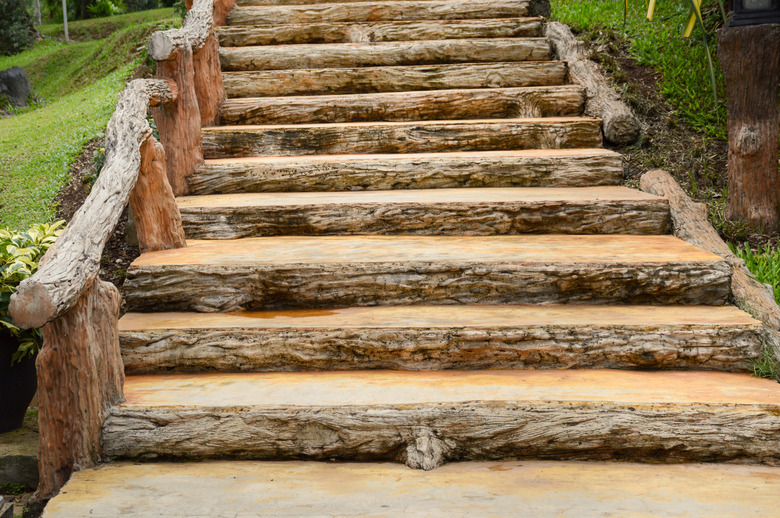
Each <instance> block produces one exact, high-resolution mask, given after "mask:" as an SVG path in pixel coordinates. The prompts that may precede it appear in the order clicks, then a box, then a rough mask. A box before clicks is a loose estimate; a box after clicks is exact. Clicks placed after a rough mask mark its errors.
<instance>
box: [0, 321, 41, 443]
mask: <svg viewBox="0 0 780 518" xmlns="http://www.w3.org/2000/svg"><path fill="white" fill-rule="evenodd" d="M18 346H19V344H18V342H17V341H16V339H15V338H14V337H12V336H11V334H10V333H8V332H6V331H5V330H3V331H0V433H4V432H10V431H11V430H16V429H17V428H20V427H21V426H22V424H23V422H24V414H25V413H26V412H27V407H28V406H30V401H32V398H33V396H35V391H36V390H37V388H38V379H37V377H36V375H35V357H28V358H25V359H24V360H22V361H21V362H17V363H14V364H13V365H11V356H12V355H13V354H14V352H16V348H17V347H18Z"/></svg>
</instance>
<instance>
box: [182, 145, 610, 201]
mask: <svg viewBox="0 0 780 518" xmlns="http://www.w3.org/2000/svg"><path fill="white" fill-rule="evenodd" d="M622 181H623V164H622V162H621V160H620V155H618V154H617V153H615V152H613V151H607V150H606V149H600V148H594V149H587V148H585V149H582V148H581V149H556V150H542V151H539V150H513V151H486V152H471V153H469V152H460V153H458V152H454V153H422V154H411V155H405V154H395V155H312V156H305V157H255V158H244V159H235V160H230V159H226V160H207V161H206V163H205V164H204V165H202V166H201V167H199V168H198V169H197V170H196V171H195V172H194V173H193V174H192V175H191V176H190V177H189V178H188V182H189V188H190V194H224V193H238V192H280V191H283V192H299V191H356V190H389V189H432V188H447V187H450V188H451V187H587V186H598V185H617V184H620V183H622Z"/></svg>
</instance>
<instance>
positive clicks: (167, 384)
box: [122, 369, 780, 412]
mask: <svg viewBox="0 0 780 518" xmlns="http://www.w3.org/2000/svg"><path fill="white" fill-rule="evenodd" d="M125 398H126V400H125V403H124V404H123V405H122V406H123V407H155V406H159V407H207V408H236V407H245V406H263V407H276V408H278V407H284V408H289V407H306V406H319V407H322V406H339V405H352V406H355V405H415V404H424V403H462V402H468V401H518V402H520V401H527V402H547V401H555V402H561V401H572V402H599V401H608V402H613V403H637V404H650V403H672V404H682V405H686V404H721V405H723V404H727V405H770V406H773V407H776V408H778V412H780V384H778V383H777V382H775V381H772V380H767V379H760V378H754V377H752V376H749V375H747V374H730V373H720V372H695V371H691V372H663V371H658V372H648V371H620V370H595V369H594V370H547V371H517V370H516V371H501V370H493V371H453V370H447V371H421V372H412V371H389V370H372V371H323V372H294V373H280V372H251V373H250V372H247V373H213V374H167V375H145V376H128V377H127V379H126V381H125Z"/></svg>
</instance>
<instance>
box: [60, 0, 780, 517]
mask: <svg viewBox="0 0 780 518" xmlns="http://www.w3.org/2000/svg"><path fill="white" fill-rule="evenodd" d="M529 9H531V10H532V9H533V4H530V3H529V2H525V1H518V0H511V1H506V0H490V1H485V0H468V1H463V0H458V1H455V0H382V1H377V0H371V1H353V2H346V3H331V2H320V1H318V0H312V1H309V2H306V3H302V4H287V3H286V2H284V1H278V2H273V1H272V2H270V3H268V2H263V1H262V0H240V1H239V5H238V6H237V7H235V8H234V9H233V11H232V12H231V13H230V16H229V19H228V26H227V27H223V28H220V29H219V38H220V42H221V49H220V57H221V60H222V67H223V70H224V81H225V87H226V90H227V94H228V99H227V100H226V101H225V102H224V105H223V107H222V111H221V124H220V125H218V126H214V127H207V128H204V129H203V148H204V154H205V156H206V163H205V165H204V166H203V167H201V168H200V169H199V170H198V171H196V172H195V173H194V174H193V175H192V176H191V177H190V178H189V186H190V196H186V197H181V198H179V199H178V203H179V207H180V211H181V215H182V219H183V223H184V228H185V231H186V233H187V235H188V238H189V239H190V241H189V242H188V245H189V246H188V247H187V248H183V249H175V250H167V251H161V252H153V253H147V254H144V255H142V256H141V257H140V258H138V259H137V260H136V261H135V262H134V263H133V265H132V266H131V268H130V269H129V270H128V273H127V281H126V284H125V293H124V295H125V302H126V308H127V310H128V313H127V314H126V315H125V316H124V317H123V318H122V320H121V321H120V332H121V336H120V339H121V343H122V349H123V351H122V352H123V357H124V361H125V366H126V372H127V373H128V377H127V380H126V384H125V396H126V401H125V403H124V404H122V405H121V406H119V407H117V408H115V409H114V410H113V411H112V414H111V416H110V417H109V419H108V421H107V422H106V424H105V428H104V451H105V454H106V456H107V457H108V458H109V459H113V460H123V459H125V460H145V461H155V464H141V465H132V464H123V463H121V462H120V463H117V464H110V465H108V466H106V467H104V468H100V469H98V470H97V471H86V472H81V473H77V474H75V475H74V477H73V479H72V481H71V482H70V483H69V485H68V486H66V487H65V490H64V491H63V494H62V495H61V496H59V497H57V498H56V499H55V500H53V501H52V503H51V504H50V505H49V508H48V510H47V516H82V515H84V516H86V515H87V514H89V512H94V513H96V514H97V515H101V514H100V513H101V512H102V513H103V514H102V515H105V516H108V515H112V516H113V515H116V514H118V513H116V509H118V507H116V506H117V505H120V503H121V502H125V503H126V504H127V505H128V506H132V508H133V509H136V512H138V515H139V516H149V515H151V514H152V511H154V514H155V515H157V513H160V514H161V515H164V516H195V515H198V516H218V515H220V516H221V515H225V516H227V515H230V516H234V515H241V516H243V515H244V514H242V513H250V512H251V513H256V514H257V515H263V516H265V515H274V516H314V515H317V516H320V515H327V516H331V515H332V516H336V515H338V516H347V515H350V516H351V515H366V514H370V515H372V516H380V515H393V516H400V515H406V514H409V515H415V513H418V515H426V516H427V515H433V516H436V515H470V516H471V515H477V516H481V515H491V513H492V514H493V515H498V516H510V515H518V514H515V513H520V514H522V512H521V511H523V510H525V511H523V512H528V513H531V514H532V515H533V513H534V512H536V513H550V514H556V513H561V512H562V511H561V509H564V508H565V507H560V506H565V505H570V506H573V507H572V508H575V509H579V510H580V511H583V512H585V515H588V514H587V513H588V512H592V513H594V515H599V516H600V515H602V514H605V513H608V512H614V513H617V514H618V515H620V514H621V513H625V512H633V511H635V509H634V508H631V507H630V505H629V507H625V505H628V504H626V502H627V501H628V500H630V498H639V499H644V500H642V501H644V505H647V506H648V507H647V508H642V509H647V510H648V511H647V512H649V513H650V514H653V513H660V514H665V510H666V511H669V509H671V508H667V507H664V506H665V505H668V498H666V497H665V496H664V495H665V493H664V491H677V492H680V493H679V494H680V495H681V496H680V498H681V499H682V501H685V502H686V503H685V505H689V506H691V507H690V509H692V512H693V513H694V514H697V513H698V514H699V515H714V513H712V512H709V511H713V510H715V509H719V510H723V509H725V508H726V507H723V506H724V505H733V504H734V500H737V501H739V500H740V499H746V498H748V495H752V497H751V498H752V501H751V502H750V505H753V504H755V505H759V504H760V505H764V504H765V505H766V506H767V507H766V509H768V510H770V514H771V512H776V509H775V507H772V501H771V500H772V499H771V498H769V497H767V496H766V495H767V494H771V495H775V496H776V494H777V490H778V488H780V472H778V471H777V470H776V469H772V468H769V467H762V466H749V467H746V466H734V465H733V464H722V465H709V466H701V465H670V466H659V465H654V466H649V465H637V464H628V463H626V464H603V463H600V462H571V461H584V460H589V461H604V460H624V461H641V462H650V463H658V462H669V463H678V462H682V461H689V462H690V461H696V462H701V461H706V462H710V461H718V462H720V461H723V462H726V461H729V462H732V461H733V462H738V463H752V464H756V463H764V464H770V465H774V464H777V463H778V462H780V443H778V438H779V437H780V435H779V434H780V385H777V384H776V383H773V382H771V381H768V380H761V379H756V378H753V377H751V376H750V375H749V374H748V373H749V370H750V367H751V360H753V359H755V358H758V357H760V355H761V354H762V328H761V324H760V323H759V322H758V321H756V320H754V319H752V318H751V317H750V316H749V315H747V314H746V313H744V312H742V311H740V310H738V309H737V308H735V307H734V306H732V305H730V299H731V293H730V284H729V282H730V275H731V269H730V266H729V265H728V264H727V263H726V262H725V261H724V260H723V259H721V258H720V257H718V256H715V255H713V254H711V253H708V252H705V251H703V250H700V249H697V248H695V247H693V246H691V245H689V244H687V243H685V242H683V241H681V240H679V239H677V238H675V237H673V236H671V235H669V234H670V232H671V218H670V212H669V207H668V204H667V202H666V200H664V199H662V198H658V197H655V196H651V195H648V194H645V193H643V192H640V191H637V190H633V189H629V188H626V187H622V186H621V185H620V184H621V182H622V165H621V157H620V156H619V154H617V153H615V152H612V151H608V150H605V149H604V148H603V147H602V138H601V129H600V121H599V120H596V119H590V118H585V117H582V116H581V113H582V111H583V105H584V101H585V95H584V91H583V89H582V88H581V87H580V86H577V85H572V84H567V82H566V64H565V63H563V62H559V61H555V60H553V59H552V55H551V50H550V43H549V42H548V40H547V39H546V38H544V36H543V28H544V20H543V19H542V18H540V17H534V16H532V15H533V14H534V13H533V12H529ZM221 459H222V460H221ZM224 459H252V460H254V461H261V460H266V461H274V462H237V461H232V462H231V461H225V460H224ZM294 459H298V460H299V461H309V462H284V463H280V462H276V461H279V460H294ZM512 459H522V460H524V462H520V463H518V462H516V461H514V460H512ZM530 459H537V461H535V462H527V460H530ZM544 459H546V460H547V461H541V460H544ZM170 460H193V461H194V460H197V461H203V462H198V463H184V464H182V463H178V464H177V463H174V464H170V463H167V462H162V461H170ZM314 460H319V461H330V460H338V461H370V462H372V463H369V464H349V463H347V464H318V463H313V462H310V461H314ZM551 460H568V461H570V462H563V463H562V462H550V461H551ZM379 461H396V462H399V463H406V464H407V465H408V466H410V467H412V468H418V469H422V470H433V469H434V468H438V467H439V466H442V465H443V464H445V463H448V462H453V461H472V462H461V463H451V464H447V465H445V466H444V467H441V468H440V469H438V470H435V471H430V472H427V473H426V472H424V471H412V470H409V469H407V468H405V467H403V466H400V465H398V464H392V463H391V464H388V463H379ZM480 461H491V462H489V463H485V462H480ZM374 462H376V464H374ZM504 472H507V473H504ZM231 477H232V478H238V479H240V480H241V483H240V484H238V485H236V484H232V485H231V483H230V482H229V479H231ZM702 477H704V478H705V479H706V480H709V481H714V482H713V483H714V484H715V486H713V487H714V489H713V487H711V488H710V491H713V492H712V493H707V494H703V493H701V492H696V491H695V489H696V488H697V487H698V486H699V485H700V484H701V481H702ZM713 477H714V478H713ZM274 480H277V481H278V483H271V482H273V481H274ZM573 480H581V481H582V483H581V484H580V485H577V484H574V483H573V482H572V481H573ZM637 480H654V481H656V483H657V486H654V487H656V489H657V490H658V491H657V492H655V493H654V492H653V491H654V490H651V489H648V488H645V489H644V490H641V488H638V487H637V482H636V481H637ZM269 481H270V482H269ZM529 481H532V482H529ZM605 481H609V484H610V485H611V487H613V488H614V492H612V493H611V494H609V495H608V494H607V493H604V492H598V491H595V490H593V489H592V486H591V489H590V490H589V489H588V485H589V484H595V485H599V484H602V485H603V484H604V482H605ZM529 483H533V484H536V486H535V487H536V488H537V491H536V492H533V491H532V492H526V491H525V490H524V489H523V490H521V486H525V485H527V484H529ZM112 484H113V485H112ZM238 486H240V487H238ZM575 486H576V487H575ZM770 486H771V488H772V489H771V491H770V492H769V493H767V489H766V488H768V487H770ZM90 487H91V488H92V489H89V488H90ZM96 487H97V488H98V489H95V488H96ZM128 488H130V489H128ZM132 488H136V489H138V488H142V489H140V490H139V491H141V494H142V495H148V494H150V493H151V494H156V495H157V496H158V497H159V498H157V497H155V498H153V499H152V500H154V501H155V502H156V504H155V505H156V506H153V507H149V511H148V513H146V514H145V511H143V509H146V508H145V507H143V505H147V504H144V503H142V502H139V501H138V500H139V499H141V500H142V499H144V498H146V496H140V497H139V496H137V495H136V496H128V495H129V494H130V493H127V491H132ZM242 488H243V489H242ZM250 488H251V489H250ZM442 488H449V489H448V490H446V491H444V490H442ZM144 491H145V492H146V493H143V492H144ZM209 491H217V492H219V494H220V495H225V496H224V498H222V497H220V498H221V499H219V498H218V499H217V500H216V501H217V502H218V503H215V502H214V501H211V503H208V502H206V501H205V500H204V498H203V497H202V493H203V492H207V493H208V492H209ZM242 491H243V493H242ZM642 491H645V492H644V493H643V492H642ZM685 491H688V492H687V493H685ZM238 493H241V494H238ZM107 495H109V496H107ZM134 495H135V494H134ZM468 495H471V497H469V496H468ZM212 496H214V495H212ZM567 498H568V499H569V500H567ZM550 499H552V500H550ZM488 501H489V502H488ZM727 501H728V502H727ZM128 502H132V503H128ZM161 502H163V503H161ZM479 502H482V504H484V506H482V507H480V505H482V504H479ZM550 502H553V504H551V503H550ZM555 502H560V506H558V507H556V505H558V504H556V503H555ZM567 502H569V503H568V504H567ZM665 502H666V503H665ZM724 502H726V503H724ZM478 504H479V505H478ZM122 505H125V504H122ZM148 505H152V504H151V503H150V504H148ZM523 505H526V506H527V507H522V506H523ZM746 505H747V504H746ZM107 506H108V507H107ZM111 506H114V507H111ZM137 506H140V507H137ZM160 506H162V508H161V507H160ZM166 506H169V507H166ZM209 506H211V507H209ZM399 506H401V507H399ZM426 506H427V507H426ZM502 506H504V507H502ZM518 506H520V507H518ZM621 506H622V507H621ZM123 508H124V507H123ZM111 509H114V511H113V512H114V514H112V511H111ZM138 509H141V510H140V511H139V510H138ZM674 509H677V510H679V508H676V507H675V508H674ZM685 509H686V510H687V509H688V508H687V507H686V508H685ZM728 509H732V508H728ZM733 509H734V514H729V513H727V514H726V515H739V514H742V515H744V514H743V513H742V511H745V510H746V509H748V508H747V507H745V508H743V507H739V508H733ZM750 509H752V508H750ZM708 510H709V511H708ZM128 512H129V511H128ZM166 512H167V513H168V514H166ZM643 512H644V511H643ZM220 513H223V514H220ZM383 513H384V514H383ZM426 513H431V514H426ZM441 513H444V514H441ZM599 513H601V514H599ZM537 515H538V514H537ZM556 515H557V514H556ZM581 515H582V514H578V516H581ZM767 515H769V514H767Z"/></svg>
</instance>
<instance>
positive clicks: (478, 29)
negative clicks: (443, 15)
mask: <svg viewBox="0 0 780 518" xmlns="http://www.w3.org/2000/svg"><path fill="white" fill-rule="evenodd" d="M542 24H543V21H542V19H541V18H504V19H497V20H419V21H418V20H414V21H400V22H364V23H311V24H304V25H276V26H255V27H219V28H217V35H218V36H219V44H220V45H221V46H223V47H242V46H247V45H281V44H288V45H289V44H300V43H367V42H380V41H410V40H448V39H466V38H521V37H539V36H542Z"/></svg>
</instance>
